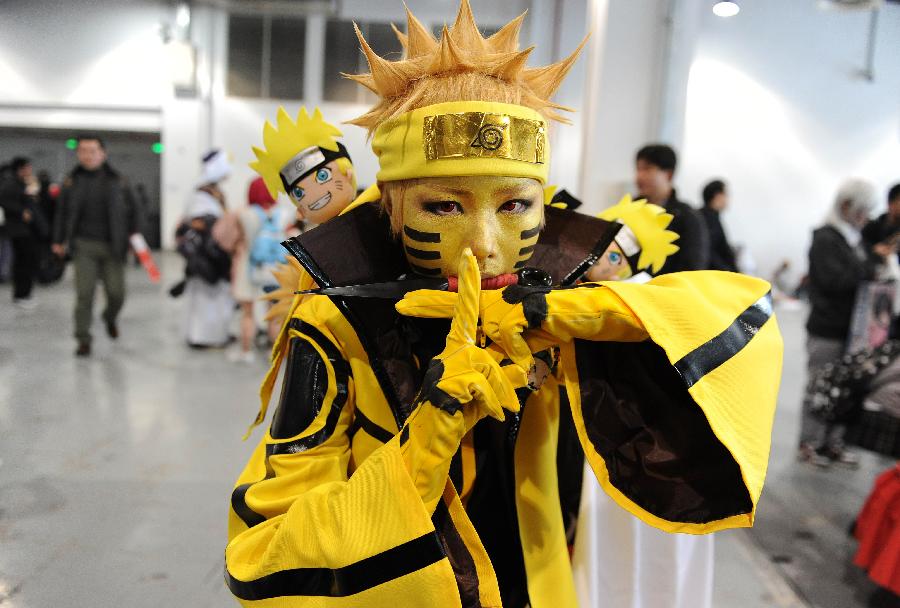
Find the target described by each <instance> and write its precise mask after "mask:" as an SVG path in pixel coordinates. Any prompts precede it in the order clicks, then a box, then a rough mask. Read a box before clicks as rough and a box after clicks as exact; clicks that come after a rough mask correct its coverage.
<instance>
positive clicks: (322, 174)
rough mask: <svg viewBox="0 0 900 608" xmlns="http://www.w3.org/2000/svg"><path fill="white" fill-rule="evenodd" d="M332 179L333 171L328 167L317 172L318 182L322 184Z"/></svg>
mask: <svg viewBox="0 0 900 608" xmlns="http://www.w3.org/2000/svg"><path fill="white" fill-rule="evenodd" d="M330 179H331V169H329V168H328V167H322V168H321V169H319V170H318V171H316V182H317V183H320V184H324V183H325V182H327V181H328V180H330Z"/></svg>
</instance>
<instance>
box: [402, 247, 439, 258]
mask: <svg viewBox="0 0 900 608" xmlns="http://www.w3.org/2000/svg"><path fill="white" fill-rule="evenodd" d="M406 253H408V254H409V255H411V256H412V257H414V258H418V259H420V260H439V259H441V252H440V251H425V250H423V249H414V248H413V247H409V246H407V247H406Z"/></svg>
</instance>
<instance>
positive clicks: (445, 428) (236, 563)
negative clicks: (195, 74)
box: [226, 0, 781, 608]
mask: <svg viewBox="0 0 900 608" xmlns="http://www.w3.org/2000/svg"><path fill="white" fill-rule="evenodd" d="M520 24H521V17H520V18H519V19H516V20H514V21H513V22H511V23H510V24H508V25H507V26H506V27H504V28H503V29H501V30H500V31H499V32H498V33H497V34H495V35H494V36H492V37H490V38H488V39H484V38H482V36H481V35H480V34H479V32H478V29H477V26H476V24H475V22H474V19H473V17H472V14H471V11H470V9H469V6H468V3H467V2H466V1H465V0H464V1H463V3H462V5H461V8H460V12H459V15H458V16H457V19H456V22H455V23H454V25H453V27H452V29H450V30H447V29H446V28H445V29H444V31H443V32H442V34H441V37H440V41H437V40H435V39H434V37H433V36H432V35H431V33H430V32H429V31H428V30H427V29H426V28H424V27H423V26H422V25H421V23H419V22H418V21H417V20H416V19H415V18H414V17H413V16H412V15H409V22H408V33H407V35H405V36H403V35H401V40H402V42H404V46H405V47H406V52H407V55H406V58H405V59H404V60H402V61H397V62H389V61H386V60H383V59H381V58H380V57H378V56H377V55H375V53H374V52H373V51H372V50H371V49H370V48H369V47H368V45H366V44H365V41H363V40H362V38H361V37H360V40H361V43H362V45H363V50H364V51H365V53H366V55H367V57H368V59H369V65H370V67H371V70H372V73H371V74H367V75H364V76H359V77H356V79H357V80H359V81H360V82H362V83H363V84H365V85H366V86H368V87H369V88H371V89H372V90H373V91H375V92H376V93H377V94H379V95H380V96H381V99H382V101H381V102H380V103H379V104H378V105H377V106H376V107H375V108H374V109H373V110H372V111H371V112H369V113H368V114H367V115H365V116H363V117H362V118H361V119H359V120H358V121H357V122H358V124H361V125H363V126H366V127H368V128H370V129H371V130H373V131H374V139H373V149H374V151H375V153H376V155H377V156H378V157H379V162H380V166H381V171H380V172H379V174H378V181H379V185H380V186H381V189H380V191H378V190H376V189H372V190H370V191H368V192H367V193H365V194H364V195H363V196H362V197H360V199H359V200H358V201H357V202H356V203H354V205H352V206H351V207H349V208H348V209H347V210H345V212H344V214H342V215H341V216H340V217H338V218H335V219H333V220H332V221H330V222H328V224H326V225H324V226H322V227H320V228H318V229H316V230H313V231H311V232H309V233H307V234H304V235H302V236H301V237H298V238H297V239H294V240H292V241H289V242H288V243H287V246H288V248H289V250H290V251H291V252H292V253H293V254H294V255H295V256H296V257H298V259H299V261H300V262H301V263H302V264H303V266H304V268H305V269H306V270H307V271H308V272H309V274H310V275H311V277H312V278H313V279H315V281H316V282H317V283H318V284H319V285H320V286H322V287H324V288H326V289H327V288H330V287H331V286H334V285H338V286H340V285H354V284H366V283H367V284H370V285H372V284H374V285H375V287H376V288H377V287H378V285H382V286H383V285H385V284H388V285H390V284H391V283H392V282H393V283H394V284H395V285H396V283H398V282H399V283H403V284H405V285H408V286H418V285H427V286H433V287H438V286H439V285H443V286H444V287H447V286H448V285H449V287H450V288H452V287H453V286H454V285H457V286H458V293H453V292H451V291H441V290H440V289H425V290H418V291H412V292H410V293H407V294H406V296H405V297H404V298H403V299H402V300H400V301H399V302H397V301H396V300H397V298H393V299H391V298H390V297H387V296H385V297H384V298H380V299H379V298H359V297H346V296H342V295H331V296H329V297H326V296H324V295H320V296H313V297H310V298H307V299H306V300H304V301H303V302H302V303H300V304H299V305H298V306H296V308H295V309H294V310H293V311H292V313H291V318H290V319H289V321H288V323H287V324H286V334H285V335H286V338H285V339H286V341H287V343H286V350H287V352H288V355H287V361H286V371H285V379H284V387H283V391H282V394H281V399H280V402H279V405H278V408H277V410H276V412H275V414H274V417H273V420H272V423H271V425H270V427H269V429H268V431H267V433H266V435H265V437H264V438H263V439H262V441H261V442H260V444H259V445H258V447H257V449H256V450H255V452H254V454H253V456H252V457H251V460H250V462H249V463H248V465H247V467H246V468H245V470H244V471H243V473H242V474H241V476H240V478H239V479H238V481H237V484H236V487H235V490H234V492H233V494H232V499H231V513H230V519H229V539H230V540H229V544H228V547H227V549H226V579H227V583H228V585H229V588H230V589H231V591H232V593H233V594H234V595H235V596H236V597H237V598H238V599H239V600H240V601H241V603H242V604H243V605H245V606H260V607H263V606H264V607H276V606H277V607H287V606H302V607H313V606H323V607H329V606H386V607H387V606H390V607H392V608H395V607H398V606H440V607H443V606H506V607H507V608H520V607H524V606H526V605H530V606H532V607H534V608H543V607H546V606H553V607H554V608H555V607H558V606H573V605H575V604H576V603H577V600H576V596H575V590H574V584H573V581H572V574H571V569H570V566H569V556H568V551H567V546H566V539H565V532H564V528H563V521H562V515H561V509H560V502H559V495H558V491H557V484H558V478H557V470H556V450H557V445H556V441H557V440H556V437H557V431H556V428H557V424H558V419H559V413H560V408H571V412H572V416H573V418H574V421H575V427H576V429H577V432H578V438H579V440H580V443H581V445H582V447H583V449H584V451H585V454H586V457H587V459H588V461H589V462H590V464H591V466H592V468H593V470H594V472H595V474H596V475H597V478H598V480H599V481H600V483H601V485H602V486H603V488H604V489H605V490H606V491H607V492H608V493H609V494H610V495H611V496H612V497H613V498H614V499H615V500H616V501H617V502H618V503H619V504H620V505H621V506H623V507H624V508H625V509H627V510H629V511H630V512H632V513H633V514H635V515H636V516H638V517H640V518H641V519H643V520H644V521H646V522H648V523H650V524H652V525H655V526H657V527H659V528H662V529H664V530H666V531H670V532H676V531H682V532H695V533H704V532H712V531H715V530H719V529H723V528H728V527H736V526H749V525H751V524H752V521H753V514H754V511H755V507H756V502H757V500H758V498H759V494H760V491H761V489H762V483H763V478H764V476H765V468H766V463H767V459H768V448H769V435H770V431H771V424H772V416H773V411H774V405H775V395H776V393H777V385H778V377H779V373H780V356H781V341H780V336H779V334H778V329H777V326H776V324H775V322H774V319H773V318H772V314H771V308H770V306H769V304H768V302H769V300H768V295H767V294H768V285H767V284H766V283H765V282H763V281H759V280H755V279H748V278H744V277H740V276H737V275H730V274H726V273H684V274H681V275H669V276H667V277H663V278H660V279H657V280H654V281H653V282H651V283H649V284H647V285H629V284H617V283H609V284H587V285H584V286H580V287H576V288H568V289H552V288H550V287H547V286H545V285H541V284H540V281H535V282H529V281H527V280H525V279H526V278H527V276H528V274H527V273H525V268H526V267H527V266H528V265H529V264H530V263H531V262H532V261H533V260H535V259H536V258H537V257H538V251H539V250H540V248H541V247H544V249H545V251H546V250H547V249H548V248H549V249H550V250H552V252H555V253H554V256H550V257H554V258H561V257H565V253H566V247H567V239H566V238H563V237H565V236H566V235H563V237H561V236H560V233H555V234H556V237H560V238H558V239H557V240H556V241H554V242H553V243H544V244H542V241H543V240H545V235H546V234H547V233H549V232H550V230H551V228H552V226H551V223H552V222H551V221H550V220H551V219H553V222H556V221H557V219H558V218H557V219H554V217H555V216H553V217H551V215H552V214H551V215H547V214H546V213H545V210H544V209H545V208H544V205H543V204H542V203H543V198H544V196H543V185H544V184H545V183H546V176H547V162H548V160H549V149H548V141H547V120H548V118H550V117H553V116H554V112H553V109H554V107H556V106H554V104H552V103H551V102H550V101H549V97H550V96H551V95H552V93H553V91H555V89H556V88H557V87H558V86H559V83H560V81H561V79H562V78H563V76H564V75H565V73H566V72H567V70H568V69H569V67H570V66H571V64H572V63H573V62H574V60H575V55H577V51H576V53H575V54H573V56H571V57H569V58H568V59H566V60H564V61H562V62H560V63H559V64H555V65H552V66H548V67H545V68H530V69H529V68H526V67H525V60H526V58H527V55H528V50H526V51H518V49H517V46H518V44H517V33H518V29H519V27H520ZM557 109H558V107H557ZM381 206H383V207H384V208H385V209H386V210H387V211H388V213H389V224H390V226H389V225H388V220H387V217H386V216H383V215H380V213H379V208H380V207H381ZM549 211H550V210H549V209H548V210H547V213H549ZM545 216H546V219H547V220H548V222H547V230H545V234H544V235H541V226H542V223H543V221H544V219H545ZM581 217H584V216H581ZM584 219H585V220H591V221H597V222H599V221H600V220H592V218H584ZM382 220H384V221H382ZM579 222H580V223H582V224H583V223H585V222H584V221H582V220H579ZM391 229H392V231H391ZM392 235H396V236H392ZM336 248H339V251H337V250H336ZM604 249H605V246H604ZM600 251H601V252H602V249H601V250H600ZM556 253H558V255H556ZM545 257H546V256H545ZM585 268H586V267H585ZM516 271H520V272H519V273H518V274H513V273H514V272H516ZM417 277H418V278H417ZM444 277H447V280H445V279H444ZM554 278H556V277H554ZM517 280H518V281H519V283H518V284H515V283H516V281H517ZM557 280H559V279H558V278H557ZM332 293H333V294H336V293H337V292H332ZM395 303H396V309H397V310H395V309H394V304H395ZM397 311H400V312H401V313H402V315H401V314H398V313H397ZM419 317H428V318H419ZM448 318H452V319H453V322H452V325H450V324H449V323H448V321H447V320H446V319H448ZM548 347H549V348H550V350H551V351H557V350H558V353H559V356H558V362H557V359H556V358H555V357H550V358H547V357H546V356H545V355H544V354H543V353H544V352H545V350H546V349H547V348H548ZM532 352H535V353H538V354H536V355H534V356H533V355H532ZM535 358H542V359H545V363H546V362H547V361H549V367H551V368H553V373H552V374H551V375H549V376H548V377H547V378H546V380H544V381H543V383H541V384H540V386H539V388H538V387H537V384H538V383H537V382H535V379H534V373H533V369H534V360H535ZM529 383H530V384H531V386H532V387H534V388H536V390H534V391H533V392H532V390H531V388H529V386H528V384H529ZM264 413H265V412H264V411H262V412H261V413H260V417H259V418H258V420H260V421H261V420H262V418H263V416H264Z"/></svg>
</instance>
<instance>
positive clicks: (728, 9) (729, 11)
mask: <svg viewBox="0 0 900 608" xmlns="http://www.w3.org/2000/svg"><path fill="white" fill-rule="evenodd" d="M739 12H741V7H739V6H738V4H737V2H716V3H715V5H713V13H715V14H716V15H717V16H718V17H734V16H735V15H737V14H738V13H739Z"/></svg>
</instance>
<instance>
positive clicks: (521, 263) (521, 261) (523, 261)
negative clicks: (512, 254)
mask: <svg viewBox="0 0 900 608" xmlns="http://www.w3.org/2000/svg"><path fill="white" fill-rule="evenodd" d="M527 263H528V260H520V261H518V262H516V263H515V264H513V268H515V269H519V268H525V264H527Z"/></svg>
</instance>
